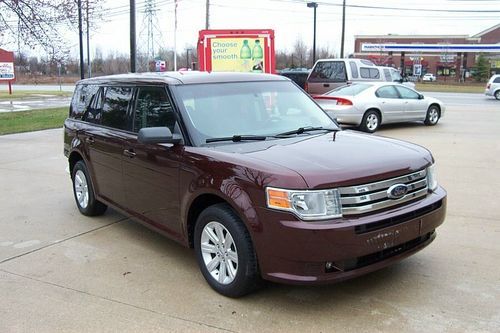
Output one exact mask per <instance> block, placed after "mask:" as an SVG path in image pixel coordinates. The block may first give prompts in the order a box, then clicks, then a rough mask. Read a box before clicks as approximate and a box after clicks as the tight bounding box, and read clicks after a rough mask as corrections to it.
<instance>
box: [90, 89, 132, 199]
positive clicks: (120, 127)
mask: <svg viewBox="0 0 500 333" xmlns="http://www.w3.org/2000/svg"><path fill="white" fill-rule="evenodd" d="M132 92H133V88H131V87H121V86H110V87H101V88H100V91H99V92H98V93H97V95H96V96H95V98H94V100H93V101H92V103H91V105H90V107H89V108H88V109H87V111H86V113H85V115H84V118H85V121H86V122H87V123H88V125H87V126H86V128H85V129H84V130H83V131H82V132H84V133H85V136H84V137H83V138H82V139H83V140H84V141H85V146H86V151H87V152H88V161H89V162H90V168H91V173H92V179H93V180H94V186H95V188H96V192H97V194H98V196H99V197H101V198H103V199H105V200H107V201H109V202H111V203H113V204H115V205H117V206H119V207H122V208H123V207H124V206H125V195H124V191H123V182H122V154H123V143H124V140H125V139H126V138H127V127H128V121H127V120H128V117H127V113H128V110H129V105H130V101H131V98H132Z"/></svg>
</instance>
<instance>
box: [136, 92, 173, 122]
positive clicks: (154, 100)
mask: <svg viewBox="0 0 500 333" xmlns="http://www.w3.org/2000/svg"><path fill="white" fill-rule="evenodd" d="M160 126H166V127H168V128H169V129H170V131H171V132H174V126H175V114H174V111H173V109H172V105H171V104H170V101H169V99H168V96H167V92H166V91H165V88H164V87H140V88H139V93H138V95H137V104H136V107H135V114H134V132H139V130H140V129H141V128H143V127H160Z"/></svg>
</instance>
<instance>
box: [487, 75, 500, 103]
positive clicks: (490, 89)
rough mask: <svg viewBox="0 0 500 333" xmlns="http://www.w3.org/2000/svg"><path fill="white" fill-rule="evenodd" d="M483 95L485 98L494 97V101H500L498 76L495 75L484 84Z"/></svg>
mask: <svg viewBox="0 0 500 333" xmlns="http://www.w3.org/2000/svg"><path fill="white" fill-rule="evenodd" d="M484 94H485V95H486V96H495V98H496V99H498V100H500V74H495V75H493V76H492V77H491V78H490V80H489V81H488V83H487V84H486V89H485V90H484Z"/></svg>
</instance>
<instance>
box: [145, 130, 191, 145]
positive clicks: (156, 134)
mask: <svg viewBox="0 0 500 333" xmlns="http://www.w3.org/2000/svg"><path fill="white" fill-rule="evenodd" d="M181 140H182V138H181V136H180V135H179V134H172V132H170V129H169V128H168V127H145V128H141V129H140V130H139V133H138V134H137V141H139V142H140V143H144V144H147V143H153V144H154V143H173V144H178V143H179V142H181Z"/></svg>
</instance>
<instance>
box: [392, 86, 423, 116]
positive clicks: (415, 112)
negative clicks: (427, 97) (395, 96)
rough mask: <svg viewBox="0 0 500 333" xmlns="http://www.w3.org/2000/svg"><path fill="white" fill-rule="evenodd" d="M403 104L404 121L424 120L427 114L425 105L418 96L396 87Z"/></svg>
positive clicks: (408, 90) (407, 89) (401, 87)
mask: <svg viewBox="0 0 500 333" xmlns="http://www.w3.org/2000/svg"><path fill="white" fill-rule="evenodd" d="M396 89H397V90H398V92H399V94H400V95H401V98H402V99H403V100H404V104H405V120H409V121H413V120H424V119H425V116H426V113H427V105H426V102H424V100H423V99H420V98H419V97H420V95H419V94H418V93H417V92H415V91H413V90H411V89H409V88H407V87H404V86H396Z"/></svg>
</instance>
